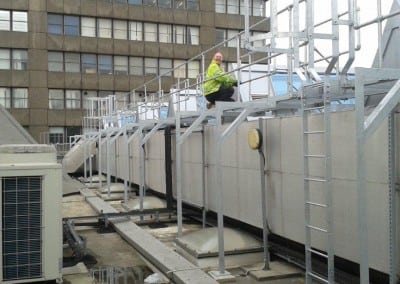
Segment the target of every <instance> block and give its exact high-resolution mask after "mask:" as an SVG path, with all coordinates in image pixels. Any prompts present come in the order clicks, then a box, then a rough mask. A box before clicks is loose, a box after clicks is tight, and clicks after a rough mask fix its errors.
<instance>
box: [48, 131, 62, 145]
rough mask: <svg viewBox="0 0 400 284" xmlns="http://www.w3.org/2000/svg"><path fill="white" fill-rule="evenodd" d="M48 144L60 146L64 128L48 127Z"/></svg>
mask: <svg viewBox="0 0 400 284" xmlns="http://www.w3.org/2000/svg"><path fill="white" fill-rule="evenodd" d="M46 142H47V143H48V144H58V143H60V144H62V143H65V141H64V127H49V141H46Z"/></svg>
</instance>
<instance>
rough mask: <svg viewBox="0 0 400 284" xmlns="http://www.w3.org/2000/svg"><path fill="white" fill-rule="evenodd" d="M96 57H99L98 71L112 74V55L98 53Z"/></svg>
mask: <svg viewBox="0 0 400 284" xmlns="http://www.w3.org/2000/svg"><path fill="white" fill-rule="evenodd" d="M98 59H99V73H100V74H112V56H111V55H99V56H98Z"/></svg>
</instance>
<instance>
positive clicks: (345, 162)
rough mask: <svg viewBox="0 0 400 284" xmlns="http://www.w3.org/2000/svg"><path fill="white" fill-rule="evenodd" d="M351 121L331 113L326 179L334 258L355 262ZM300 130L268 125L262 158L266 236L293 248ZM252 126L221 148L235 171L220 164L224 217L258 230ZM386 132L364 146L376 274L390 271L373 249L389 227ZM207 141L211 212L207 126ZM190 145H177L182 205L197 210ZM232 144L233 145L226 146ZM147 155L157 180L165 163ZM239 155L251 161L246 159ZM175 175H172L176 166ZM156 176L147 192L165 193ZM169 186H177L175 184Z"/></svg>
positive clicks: (291, 123)
mask: <svg viewBox="0 0 400 284" xmlns="http://www.w3.org/2000/svg"><path fill="white" fill-rule="evenodd" d="M321 119H322V117H321V116H320V115H315V116H314V117H313V119H312V121H311V125H318V124H319V123H320V121H319V120H321ZM397 119H398V120H399V119H400V118H399V117H397ZM354 120H355V116H354V111H340V112H335V113H332V159H333V160H332V166H333V171H332V177H333V200H334V201H333V206H334V226H335V251H336V253H337V255H338V256H341V257H344V258H346V259H349V260H352V261H355V262H358V247H357V245H356V243H357V242H358V233H357V195H356V183H355V182H356V178H355V176H356V170H355V168H356V164H355V162H356V161H355V158H356V157H355V147H356V145H355V122H354ZM300 123H301V121H300V117H287V118H273V119H267V122H266V125H267V126H266V129H267V131H266V141H267V145H266V148H267V152H266V153H267V158H268V157H269V160H268V161H269V171H267V174H268V175H267V184H266V186H267V201H268V221H269V224H270V227H271V229H272V232H274V233H276V234H279V235H282V236H284V237H287V238H289V239H292V240H295V241H298V242H303V241H304V214H303V212H304V205H303V202H299V200H303V189H302V184H303V182H302V179H303V173H302V172H301V163H302V157H301V151H300V150H301V146H300V144H301V141H300V136H301V129H300ZM253 126H254V123H253V122H251V123H243V125H241V126H240V127H239V128H238V133H239V134H234V135H233V136H232V137H231V138H230V139H228V140H227V141H226V145H234V146H233V147H232V148H231V149H229V148H228V146H227V147H226V148H227V149H225V151H226V152H225V154H226V155H227V156H229V159H230V161H231V162H232V161H234V160H237V164H236V165H235V164H234V163H231V164H229V163H227V162H226V161H225V162H223V166H222V174H223V196H224V198H225V201H224V207H225V210H224V214H226V216H229V217H232V218H235V219H238V220H241V221H243V222H245V223H249V224H252V225H255V226H258V227H260V228H261V227H262V224H261V222H260V219H261V218H260V216H259V214H260V211H259V210H258V208H259V207H260V205H259V203H260V201H259V200H258V199H259V192H260V191H259V186H260V179H259V177H258V169H257V166H256V165H255V166H254V169H253V168H252V163H253V159H254V163H255V164H258V163H257V156H256V154H254V153H251V152H250V150H249V149H248V146H247V145H246V142H245V140H244V136H246V132H247V129H248V128H251V127H253ZM385 131H386V123H384V125H382V126H381V127H380V128H379V129H378V130H377V132H376V133H374V134H373V135H372V136H371V138H370V139H369V141H368V143H367V146H366V157H367V158H366V173H367V174H366V177H367V187H366V190H367V196H368V201H367V207H368V219H369V223H368V227H369V232H368V234H369V239H370V241H369V250H370V255H371V256H373V257H371V259H370V265H371V267H372V268H375V269H378V270H380V271H388V264H387V259H388V257H387V252H386V251H384V250H382V249H379V247H380V248H381V247H385V246H387V242H388V240H387V233H388V225H387V222H386V221H387V208H388V207H387V206H388V205H387V187H388V181H387V157H386V156H387V155H384V154H382V153H386V151H387V135H386V134H385ZM193 135H194V138H193V139H194V140H196V139H199V140H200V138H199V136H197V134H193ZM205 135H206V141H207V142H206V145H207V147H206V148H207V150H206V161H207V162H208V163H209V165H208V167H207V168H206V180H205V182H206V192H207V202H208V206H209V208H210V210H213V211H216V208H217V207H216V205H217V204H216V189H215V183H216V177H215V159H214V158H213V156H214V155H215V151H214V149H213V147H211V145H212V144H213V143H214V141H215V140H214V139H215V137H214V128H213V127H212V126H209V127H206V128H205ZM398 135H400V134H398ZM264 138H265V137H264ZM153 139H158V140H160V141H158V142H155V141H152V140H153ZM190 139H191V137H190V138H189V140H188V141H187V142H185V143H184V145H183V151H184V152H183V153H184V156H185V157H183V160H184V161H185V162H184V163H183V165H182V168H183V169H184V177H183V182H184V186H183V194H184V199H185V200H186V199H188V200H189V201H190V202H191V203H194V204H197V205H199V206H200V205H201V184H200V180H201V167H200V163H198V156H199V153H198V152H200V151H201V147H200V148H199V149H198V148H197V146H194V145H199V144H197V143H199V142H194V141H193V142H192V141H191V140H190ZM231 139H232V140H235V141H230V140H231ZM163 140H164V137H163V135H162V134H160V135H158V134H157V135H155V136H154V137H152V139H150V140H149V147H153V145H157V147H162V145H163V142H162V141H163ZM173 140H174V138H173ZM186 144H187V145H186ZM210 144H211V145H210ZM136 145H137V143H136V142H135V141H134V142H132V146H131V151H132V152H131V154H132V155H133V156H135V160H133V162H132V167H133V168H134V171H135V172H131V177H132V181H134V182H135V183H138V182H139V172H138V160H137V159H136V157H137V156H138V148H137V146H136ZM173 145H174V144H173ZM224 146H225V144H224ZM185 147H187V148H185ZM398 147H399V146H398ZM210 148H211V149H210ZM147 150H148V151H150V152H152V154H151V155H152V156H153V157H154V160H151V162H150V163H149V165H151V167H153V165H152V163H155V164H154V167H159V168H160V173H163V172H164V168H163V166H164V164H163V163H164V160H163V159H164V157H163V156H162V157H161V156H160V157H157V155H155V153H159V154H160V155H161V151H159V150H153V149H149V148H148V149H147ZM173 151H174V150H173ZM245 155H249V156H248V157H245ZM232 156H233V157H234V158H232ZM252 156H253V157H252ZM224 157H225V156H224ZM236 157H237V158H236ZM242 162H243V164H242ZM157 163H159V165H158V166H156V164H157ZM244 165H245V166H244ZM281 167H282V168H281ZM315 170H317V169H315ZM173 171H175V170H174V167H173ZM160 175H161V174H158V175H157V174H155V175H151V176H150V175H149V176H148V179H149V180H148V181H147V182H148V183H149V184H151V185H154V187H152V188H153V189H154V190H156V191H160V192H163V190H164V189H163V188H159V187H158V186H157V184H160V183H159V179H160ZM163 178H164V177H162V179H163ZM173 178H174V173H173ZM153 179H154V180H153ZM173 182H174V183H175V181H173ZM312 190H313V189H312ZM385 218H386V219H385ZM376 243H380V244H381V245H380V246H376ZM317 244H318V245H320V246H321V248H323V246H324V244H323V243H322V241H317Z"/></svg>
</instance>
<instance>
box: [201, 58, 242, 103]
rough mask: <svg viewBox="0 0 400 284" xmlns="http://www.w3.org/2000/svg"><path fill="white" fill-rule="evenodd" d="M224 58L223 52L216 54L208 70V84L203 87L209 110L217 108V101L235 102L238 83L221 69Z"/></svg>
mask: <svg viewBox="0 0 400 284" xmlns="http://www.w3.org/2000/svg"><path fill="white" fill-rule="evenodd" d="M222 60H223V56H222V53H221V52H217V53H215V54H214V56H213V59H212V60H211V63H210V65H209V66H208V68H207V73H206V82H205V83H204V85H203V93H204V96H205V98H206V100H207V101H208V103H207V108H208V109H210V108H213V107H215V102H216V101H224V102H233V101H234V99H233V98H232V95H233V93H234V92H235V90H234V89H233V87H234V86H235V87H237V81H236V79H235V78H234V77H233V76H230V75H227V74H226V73H225V72H224V70H222V68H221V63H222Z"/></svg>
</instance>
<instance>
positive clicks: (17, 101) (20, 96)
mask: <svg viewBox="0 0 400 284" xmlns="http://www.w3.org/2000/svg"><path fill="white" fill-rule="evenodd" d="M12 106H13V108H28V89H27V88H15V89H12Z"/></svg>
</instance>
